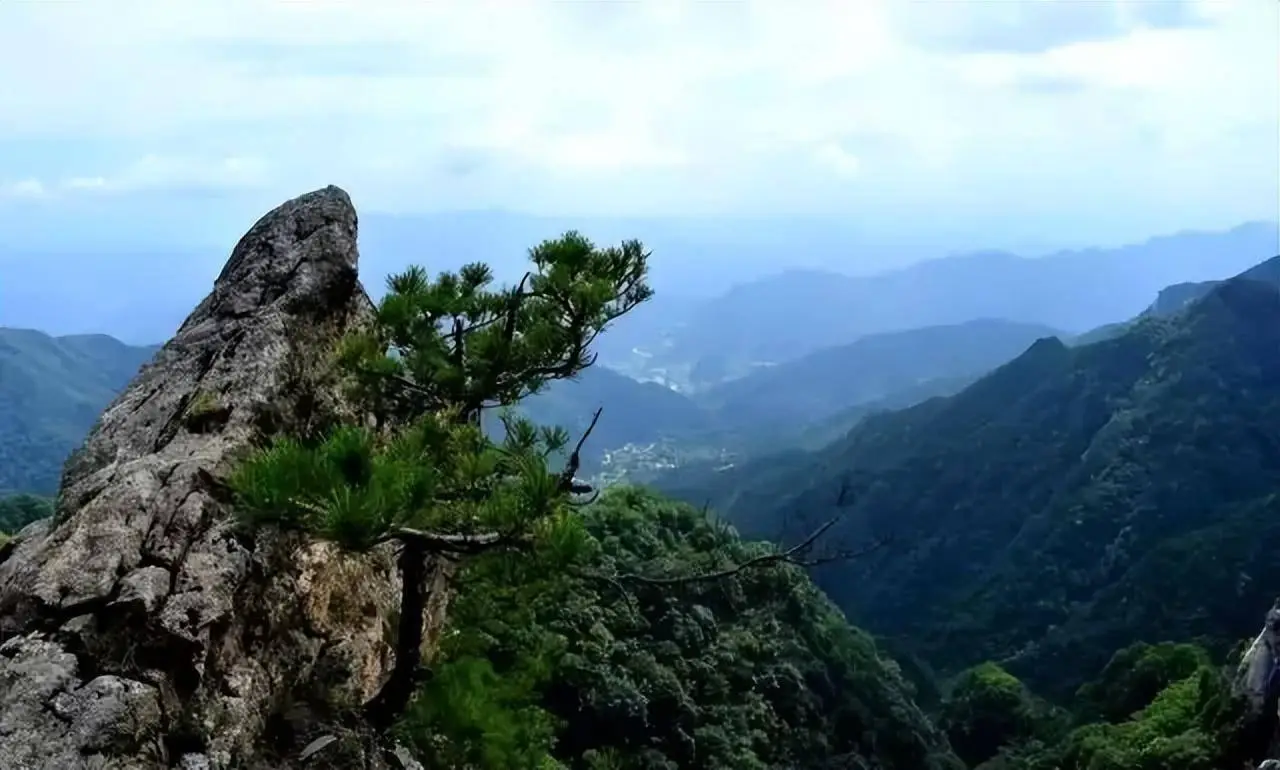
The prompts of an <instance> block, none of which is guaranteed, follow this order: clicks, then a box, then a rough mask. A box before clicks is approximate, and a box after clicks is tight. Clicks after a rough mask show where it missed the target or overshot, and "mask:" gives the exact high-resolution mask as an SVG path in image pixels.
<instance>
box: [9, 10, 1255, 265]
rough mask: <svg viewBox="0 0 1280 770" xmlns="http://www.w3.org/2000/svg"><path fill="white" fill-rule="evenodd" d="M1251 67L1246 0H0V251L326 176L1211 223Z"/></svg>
mask: <svg viewBox="0 0 1280 770" xmlns="http://www.w3.org/2000/svg"><path fill="white" fill-rule="evenodd" d="M1277 60H1280V4H1278V3H1268V2H1262V1H1261V0H1240V1H1239V2H1223V1H1220V0H1212V1H1205V0H1188V1H1187V2H1178V1H1176V0H1169V1H1168V2H1162V1H1161V2H1157V1H1153V2H1138V1H1134V0H1130V1H1128V2H1105V1H1098V2H1083V1H1081V2H1074V1H1072V2H1046V1H1045V0H984V1H977V0H974V1H972V2H948V1H947V0H930V1H920V2H911V1H910V0H894V1H893V2H889V1H888V0H857V2H851V1H850V0H833V2H819V0H769V1H767V2H763V1H762V2H754V3H751V2H717V3H711V2H702V3H679V2H669V1H667V0H640V1H639V2H608V1H606V0H599V1H596V2H549V1H543V2H521V1H520V0H501V1H499V2H485V1H484V0H468V1H467V2H461V1H459V2H433V3H425V2H415V3H410V2H382V1H381V0H362V1H361V2H359V3H356V2H249V1H247V0H183V1H182V2H171V1H167V2H166V1H162V0H155V1H154V2H140V1H135V0H112V2H109V3H108V2H105V1H104V2H89V1H88V0H85V1H84V2H0V72H3V73H5V76H4V83H5V85H4V95H3V98H0V252H5V251H6V250H7V252H8V253H9V254H10V255H12V254H29V253H32V252H33V251H34V252H38V251H41V250H66V249H68V248H71V249H80V250H82V251H88V252H92V251H93V250H95V249H99V250H103V251H104V252H111V253H116V252H121V251H128V250H129V249H130V248H134V247H136V248H142V247H143V246H148V247H151V246H152V245H154V244H162V245H165V246H166V247H186V246H190V247H192V248H193V249H197V250H200V249H205V248H209V249H214V250H215V252H216V253H222V254H225V251H226V249H227V248H229V246H230V244H231V242H232V241H233V240H234V238H235V237H236V235H238V234H239V233H240V232H242V231H243V230H244V229H246V228H247V226H248V224H250V223H251V221H252V219H253V218H255V217H256V216H257V215H258V214H260V213H261V212H263V211H265V210H266V209H267V208H270V207H271V206H273V205H275V204H276V203H278V202H279V201H280V200H282V199H284V198H286V197H289V196H291V195H294V194H297V193H299V192H302V191H304V190H307V189H311V188H314V187H317V186H320V185H323V184H328V183H336V184H340V185H342V186H343V187H345V188H346V189H348V190H349V191H350V192H351V193H352V195H353V197H354V198H355V200H356V202H357V204H358V206H359V207H360V208H361V211H362V213H372V214H377V213H379V212H385V213H398V214H417V213H435V214H439V213H441V212H451V211H462V210H502V211H511V212H523V213H529V214H536V215H547V216H555V217H558V218H563V217H570V218H571V217H579V216H580V217H584V218H590V217H595V216H607V217H641V218H644V217H650V218H653V217H657V218H670V217H680V218H684V219H694V220H700V221H705V222H706V223H707V224H706V225H705V228H707V229H709V230H711V231H712V232H714V231H715V229H716V228H717V227H720V228H722V229H723V230H724V231H725V232H732V231H737V230H738V229H739V228H740V225H739V224H735V222H741V221H742V219H743V218H752V217H759V216H762V215H768V216H771V217H783V218H786V217H798V216H803V217H818V218H827V219H829V220H830V221H833V222H840V223H843V224H844V225H846V226H849V227H853V228H856V229H859V230H860V231H861V232H863V233H864V234H869V235H868V237H870V238H871V239H872V240H874V241H875V242H876V243H879V244H883V245H886V246H890V247H892V246H894V245H895V244H896V245H897V246H900V247H901V248H902V249H903V253H912V254H915V253H916V252H915V251H912V250H911V249H912V248H916V249H920V248H925V249H936V250H937V251H939V252H945V251H948V250H952V249H954V248H971V247H977V246H984V245H985V246H998V247H1007V246H1017V245H1020V244H1027V245H1029V247H1044V248H1052V247H1056V246H1068V245H1086V244H1092V243H1100V244H1112V243H1120V242H1126V241H1133V240H1141V239H1142V238H1145V237H1147V236H1149V235H1152V234H1156V233H1163V232H1171V231H1176V230H1180V229H1184V228H1193V229H1215V228H1226V227H1230V226H1232V225H1234V224H1236V223H1239V222H1241V221H1245V220H1253V219H1273V218H1275V217H1276V210H1277V204H1278V200H1277V196H1278V195H1280V193H1278V191H1277V184H1278V182H1277V177H1278V176H1280V151H1278V149H1277V145H1278V143H1280V142H1278V140H1277V131H1278V126H1280V116H1278V114H1277V112H1278V110H1280V85H1278V83H1277V80H1278V78H1280V75H1278V74H1277V67H1276V62H1277ZM726 218H728V219H726ZM717 223H719V224H717ZM641 235H643V233H642V234H641ZM877 253H878V254H879V253H883V250H882V251H881V252H877ZM112 258H113V259H117V258H118V259H121V260H123V259H125V258H124V257H112ZM19 259H20V257H14V256H9V257H5V256H0V260H7V261H0V271H4V272H6V273H8V274H9V275H10V276H14V275H16V274H17V271H18V270H19V269H22V270H24V271H30V270H36V269H37V266H36V265H35V264H34V262H31V261H30V260H28V261H27V262H26V263H25V264H21V265H20V264H18V262H17V261H16V260H19ZM138 259H140V260H141V259H144V258H142V257H139V258H138ZM850 259H851V260H853V261H854V262H857V264H852V263H851V265H850V266H849V267H850V269H856V270H858V271H865V270H867V269H874V268H876V267H878V266H881V257H879V256H876V255H874V254H872V255H868V254H865V253H863V254H859V255H855V256H851V257H850ZM778 260H779V264H780V266H783V265H785V264H786V263H787V260H788V256H787V255H786V254H785V253H782V251H781V250H780V253H779V256H778ZM858 260H861V262H858ZM890 261H892V260H890ZM121 264H122V269H124V263H123V262H122V263H121ZM143 267H145V263H144V262H137V261H135V262H132V263H129V265H128V266H127V269H128V270H140V269H142V268H143ZM201 269H202V270H205V271H207V272H216V265H210V266H205V267H202V268H201ZM3 280H4V277H3V275H0V281H3Z"/></svg>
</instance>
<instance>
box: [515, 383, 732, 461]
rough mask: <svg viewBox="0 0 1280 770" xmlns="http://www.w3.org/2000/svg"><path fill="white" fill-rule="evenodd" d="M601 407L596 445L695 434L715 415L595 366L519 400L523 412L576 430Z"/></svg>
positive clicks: (660, 389)
mask: <svg viewBox="0 0 1280 770" xmlns="http://www.w3.org/2000/svg"><path fill="white" fill-rule="evenodd" d="M597 408H602V409H603V411H602V412H601V414H600V420H599V422H598V423H597V424H596V427H595V429H594V430H593V431H592V433H591V446H592V447H594V448H595V449H597V450H598V449H613V448H616V447H620V446H624V445H626V444H632V443H636V444H645V443H650V442H653V441H658V440H661V439H664V438H679V437H692V436H697V435H700V434H703V433H705V432H706V431H708V430H710V429H711V428H712V424H713V423H712V417H711V415H710V414H708V413H707V412H706V411H704V410H703V409H702V408H701V407H700V406H698V405H697V404H695V403H694V402H693V401H691V400H690V399H689V398H688V397H687V396H684V395H683V394H680V393H677V392H676V391H674V390H671V389H670V388H667V387H665V386H663V385H659V384H657V383H654V382H639V381H637V380H633V379H631V378H630V377H627V376H626V375H623V374H619V373H618V372H614V371H611V370H609V369H606V368H605V367H603V366H597V367H592V368H590V369H587V370H586V371H584V372H583V373H582V374H581V376H579V377H578V378H577V379H574V380H564V381H560V382H554V383H551V384H550V385H548V387H547V389H546V390H545V391H543V392H542V393H539V394H537V395H535V396H530V397H529V398H527V399H525V400H524V401H522V402H521V403H520V407H519V409H520V411H521V412H522V413H523V414H524V415H525V416H527V417H529V418H530V419H532V420H533V421H535V422H537V423H539V424H541V425H559V426H561V427H563V428H565V429H567V430H569V431H570V432H571V433H573V434H575V435H576V434H578V433H580V432H582V431H583V430H585V429H586V428H587V426H588V425H589V424H590V423H591V416H592V414H593V413H594V412H595V410H596V409H597Z"/></svg>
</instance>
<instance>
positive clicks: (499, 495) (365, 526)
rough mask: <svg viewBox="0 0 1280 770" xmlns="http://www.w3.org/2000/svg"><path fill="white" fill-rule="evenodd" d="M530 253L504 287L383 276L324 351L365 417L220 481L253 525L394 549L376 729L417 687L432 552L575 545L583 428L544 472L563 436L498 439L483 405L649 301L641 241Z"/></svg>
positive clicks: (525, 389) (551, 375) (564, 361)
mask: <svg viewBox="0 0 1280 770" xmlns="http://www.w3.org/2000/svg"><path fill="white" fill-rule="evenodd" d="M530 260H531V262H532V268H531V269H530V271H529V272H528V273H526V274H525V276H524V277H523V278H522V279H521V280H520V281H519V282H518V283H517V284H516V285H515V286H513V287H494V277H493V273H492V271H491V270H490V269H489V268H488V267H487V266H485V265H483V264H470V265H467V266H465V267H463V268H462V269H461V270H459V271H458V272H457V273H450V272H446V273H441V274H440V275H439V276H437V277H436V278H435V279H434V280H433V279H431V278H430V277H429V276H428V274H427V272H426V271H425V270H423V269H422V268H420V267H411V268H409V269H408V270H406V271H405V272H403V273H400V274H398V275H394V276H392V277H391V278H390V279H389V280H388V286H387V288H388V292H387V295H386V296H385V298H384V299H383V300H382V301H381V303H380V304H379V306H378V308H377V314H376V321H375V323H374V324H373V326H372V328H371V329H369V330H366V331H363V332H360V333H356V334H353V335H352V336H350V337H349V338H348V339H347V340H345V342H344V344H343V346H342V349H341V351H340V354H339V362H340V365H341V368H342V369H343V371H345V372H346V373H347V374H349V376H350V380H351V382H352V384H353V386H352V392H353V397H354V398H355V399H356V400H357V403H358V404H360V405H361V406H362V407H364V408H365V410H366V411H367V413H369V414H371V415H372V416H373V420H372V421H371V424H367V425H346V426H342V427H340V428H338V429H336V430H334V431H332V432H331V433H330V434H329V435H327V436H325V437H324V438H323V439H321V440H319V441H308V440H305V439H302V438H298V437H288V436H285V437H281V438H278V439H277V440H276V441H275V442H274V443H273V444H271V445H270V446H269V447H268V448H266V449H264V450H262V451H260V452H258V453H257V454H255V455H254V456H252V457H250V458H249V459H247V460H246V462H245V463H244V464H243V465H241V466H240V467H239V468H238V469H237V471H236V472H235V473H234V474H233V476H232V478H231V482H230V483H231V486H232V488H233V489H234V490H235V491H236V493H237V499H238V507H239V510H240V512H241V514H242V516H243V517H244V518H245V520H246V522H247V523H249V524H251V525H255V526H264V525H269V526H276V527H281V528H285V529H295V530H302V531H305V532H307V533H309V534H312V535H315V536H318V537H321V538H325V539H329V540H332V541H334V542H336V543H338V544H340V545H341V546H343V547H345V548H349V549H353V550H363V549H368V548H371V547H374V546H376V545H378V544H381V543H386V542H395V543H397V544H398V546H399V548H400V555H399V560H398V565H399V569H400V571H401V577H402V578H403V590H402V595H401V601H400V603H401V607H400V619H399V628H398V635H397V642H396V664H395V668H394V670H393V671H392V674H391V676H390V678H389V680H388V681H387V683H386V685H385V686H384V687H383V689H382V691H381V692H380V693H379V694H378V695H377V697H375V698H374V699H373V701H372V702H371V703H370V704H369V706H368V707H367V716H368V717H369V719H370V720H371V721H372V722H373V723H374V724H375V725H378V726H379V727H386V726H389V725H390V724H391V723H392V722H393V721H394V720H395V719H396V718H397V717H398V716H399V715H400V714H401V713H403V711H404V710H405V708H406V706H407V705H408V703H409V701H410V699H411V697H412V695H413V692H414V689H415V688H416V685H417V683H418V682H419V680H420V671H419V669H420V667H421V662H422V660H421V648H422V642H423V638H422V631H423V628H422V626H423V620H424V613H425V609H426V600H427V587H426V582H427V577H428V571H429V562H430V560H431V559H448V560H453V561H457V560H461V559H464V558H465V557H467V556H469V555H474V554H478V553H485V552H492V551H495V550H501V549H507V550H532V549H535V548H540V549H549V550H550V551H552V552H555V553H558V554H560V555H562V556H563V557H564V558H572V555H573V554H574V553H575V552H576V551H577V550H579V549H580V548H581V547H582V546H583V545H584V543H585V541H586V535H585V534H584V532H583V531H582V529H581V527H580V526H579V525H578V523H577V522H576V521H575V518H574V516H573V515H572V509H571V506H570V505H569V503H570V501H571V498H572V496H573V495H576V494H584V493H589V492H590V491H591V490H590V487H588V486H587V485H585V484H583V483H582V482H580V481H579V480H577V479H576V478H575V474H576V472H577V470H578V454H579V452H580V450H581V448H582V444H583V442H584V441H585V440H586V439H587V437H588V436H589V434H590V429H588V430H587V432H586V433H585V434H584V435H583V436H581V437H580V438H579V440H578V442H577V444H576V446H574V447H573V448H572V451H571V452H570V454H569V457H568V462H567V463H566V464H565V466H564V467H563V468H553V467H552V458H553V457H555V456H556V455H557V453H559V452H561V451H562V450H565V449H567V448H568V444H569V436H568V434H567V433H566V432H565V431H564V430H562V429H559V428H554V427H545V426H536V425H534V424H532V423H530V422H529V421H527V420H524V419H521V418H518V417H516V416H514V415H513V414H511V413H510V411H509V410H505V409H504V411H503V412H502V413H501V419H502V422H503V426H504V428H505V437H504V438H503V439H502V440H501V441H495V440H492V439H490V438H488V437H486V435H485V433H484V432H483V431H482V430H481V416H482V415H483V414H484V413H485V412H486V411H489V410H495V409H503V408H505V407H509V406H511V405H512V404H515V403H516V402H518V401H519V400H520V399H522V398H524V397H525V396H528V395H531V394H533V393H537V392H538V391H540V390H541V389H542V388H543V387H545V386H546V385H547V383H549V382H552V381H554V380H561V379H569V378H573V377H575V376H576V375H577V374H579V373H580V372H581V371H582V370H583V369H585V368H587V367H588V366H590V365H591V364H592V363H593V362H594V360H595V357H594V355H593V354H592V353H591V352H590V348H591V344H592V342H593V341H594V340H595V338H596V336H597V335H599V334H600V332H601V331H603V330H604V329H605V328H606V327H607V326H608V325H609V324H610V323H611V322H612V321H614V320H615V319H617V318H618V317H620V316H622V315H624V314H625V313H627V312H629V311H630V310H632V309H633V308H635V307H636V306H637V305H639V304H640V303H641V302H644V301H645V300H647V299H648V298H649V297H650V296H651V294H652V291H651V289H650V288H649V286H648V284H647V282H646V276H647V272H648V254H647V253H646V252H645V250H644V248H643V246H642V245H641V244H640V242H638V241H626V242H623V243H622V244H621V245H620V246H617V247H610V248H598V247H597V246H595V245H594V244H593V243H592V242H591V241H589V240H588V239H586V238H585V237H583V236H582V235H580V234H578V233H576V232H569V233H566V234H565V235H564V236H562V237H561V238H558V239H556V240H550V241H546V242H543V243H542V244H541V245H539V246H537V247H535V248H534V249H532V250H531V251H530ZM599 416H600V413H599V412H598V411H597V412H596V415H595V418H593V420H592V427H594V425H595V419H598V418H599Z"/></svg>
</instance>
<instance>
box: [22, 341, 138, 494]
mask: <svg viewBox="0 0 1280 770" xmlns="http://www.w3.org/2000/svg"><path fill="white" fill-rule="evenodd" d="M154 353H155V348H154V347H134V346H130V345H125V344H124V343H122V342H119V341H118V340H115V339H112V338H111V337H106V336H103V335H76V336H71V337H50V336H49V335H47V334H42V333H40V332H37V331H30V330H26V329H5V328H0V496H3V495H6V494H11V493H15V492H29V493H34V494H41V495H52V494H54V493H55V492H57V490H58V482H59V477H60V476H61V473H62V464H63V462H64V461H65V460H66V459H67V456H68V455H69V454H70V453H71V452H72V450H74V449H75V448H76V447H77V446H78V445H79V444H80V442H82V441H83V440H84V437H85V434H86V433H88V432H89V429H90V428H91V427H93V423H94V421H95V420H97V419H98V415H99V414H101V413H102V410H103V409H104V408H105V407H106V406H107V404H109V403H110V402H111V399H113V398H114V397H115V396H116V394H117V393H119V392H120V390H122V389H123V388H124V386H125V385H127V384H128V382H129V379H130V378H132V377H133V375H134V374H136V373H137V371H138V368H139V367H140V366H142V364H143V363H145V362H146V361H147V360H148V359H149V358H150V357H151V356H152V355H153V354H154Z"/></svg>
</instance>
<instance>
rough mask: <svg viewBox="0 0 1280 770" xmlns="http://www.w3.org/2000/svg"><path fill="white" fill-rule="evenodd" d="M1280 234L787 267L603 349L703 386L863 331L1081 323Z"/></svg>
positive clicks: (1234, 259) (1271, 227)
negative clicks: (853, 270)
mask: <svg viewBox="0 0 1280 770" xmlns="http://www.w3.org/2000/svg"><path fill="white" fill-rule="evenodd" d="M1278 242H1280V229H1277V225H1276V224H1275V223H1271V222H1264V223H1249V224H1243V225H1240V226H1238V227H1236V228H1233V229H1231V230H1228V231H1224V232H1216V233H1179V234H1175V235H1168V236H1162V237H1158V238H1152V239H1150V240H1148V241H1146V242H1144V243H1139V244H1133V245H1129V246H1123V247H1120V248H1114V249H1088V250H1083V251H1069V252H1061V253H1056V254H1051V255H1048V256H1043V257H1036V258H1024V257H1019V256H1015V255H1013V254H1009V253H1006V252H978V253H973V254H967V255H960V256H954V257H946V258H942V259H935V260H930V261H926V262H921V263H918V264H915V265H912V266H910V267H907V268H903V269H900V270H894V271H891V272H887V273H882V274H877V275H870V276H847V275H840V274H836V273H831V272H825V271H813V270H805V271H801V270H795V271H790V272H787V273H783V274H781V275H776V276H772V277H768V278H761V279H758V280H754V281H750V282H746V283H743V284H741V285H739V286H737V287H735V288H734V289H732V290H730V291H729V292H727V293H725V294H724V295H722V296H720V297H718V298H717V299H714V300H711V301H708V302H702V303H698V304H697V305H696V306H694V307H693V308H691V309H690V310H689V311H688V312H686V313H685V314H682V315H677V316H675V317H672V318H668V319H667V326H666V328H665V329H664V330H663V333H662V334H661V335H657V334H655V335H651V336H652V337H653V338H652V340H651V342H650V343H649V344H648V345H645V346H643V347H642V350H641V352H640V353H635V354H632V355H631V357H630V358H625V357H621V356H619V354H618V351H614V350H612V349H609V350H607V352H606V354H605V355H604V356H603V357H602V360H604V361H605V362H606V363H608V364H610V365H615V366H620V367H627V366H629V367H631V368H630V369H628V371H630V372H631V373H633V374H637V375H642V376H643V375H645V374H649V375H652V376H662V377H666V378H668V379H670V380H672V381H674V382H676V383H677V384H680V385H682V386H688V387H695V388H703V387H707V386H709V385H711V384H714V383H716V382H718V381H721V380H724V379H733V378H736V377H739V376H741V375H742V374H744V373H746V372H748V371H750V370H751V369H753V368H755V367H758V366H761V365H766V364H774V363H778V362H780V361H785V360H790V359H794V358H798V357H800V356H803V355H806V354H808V353H811V352H813V351H815V350H818V349H822V348H827V347H831V346H834V345H841V344H847V343H849V342H852V341H853V340H855V339H858V338H859V337H863V336H866V335H868V334H876V333H883V332H890V331H902V330H907V329H917V328H921V327H926V326H940V325H950V324H956V323H964V322H967V321H971V320H973V319H976V318H1000V319H1004V320H1007V321H1016V322H1021V323H1033V324H1042V325H1045V326H1049V327H1053V328H1055V329H1061V330H1063V331H1065V332H1068V333H1071V334H1079V333H1082V332H1085V331H1087V330H1090V329H1094V328H1097V327H1099V326H1102V325H1104V324H1108V323H1112V322H1115V321H1117V320H1120V319H1125V318H1130V317H1132V316H1134V315H1136V314H1138V313H1139V312H1140V311H1141V310H1142V309H1143V308H1144V307H1145V306H1146V305H1147V304H1148V303H1149V302H1150V301H1151V297H1153V296H1155V295H1156V293H1157V292H1159V291H1160V290H1162V289H1164V288H1166V287H1168V286H1171V285H1173V284H1178V283H1184V282H1200V281H1207V280H1212V279H1217V278H1221V277H1222V276H1224V275H1233V274H1235V273H1238V272H1240V271H1242V270H1245V269H1247V268H1248V267H1250V266H1251V265H1253V264H1256V263H1257V262H1258V261H1259V260H1260V259H1263V258H1265V257H1266V256H1267V255H1268V254H1273V253H1275V252H1276V250H1277V243H1278ZM695 367H696V368H695Z"/></svg>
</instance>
